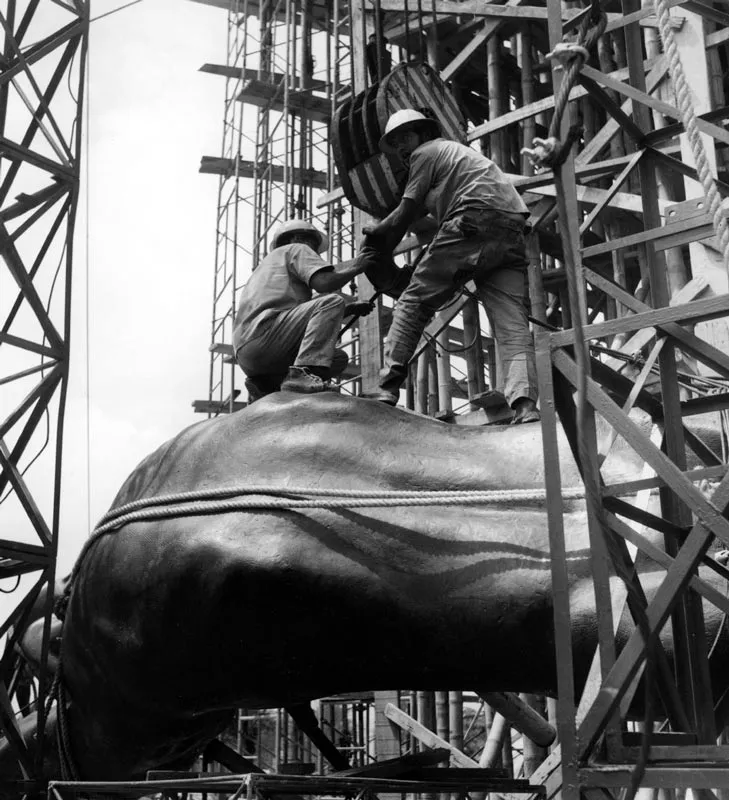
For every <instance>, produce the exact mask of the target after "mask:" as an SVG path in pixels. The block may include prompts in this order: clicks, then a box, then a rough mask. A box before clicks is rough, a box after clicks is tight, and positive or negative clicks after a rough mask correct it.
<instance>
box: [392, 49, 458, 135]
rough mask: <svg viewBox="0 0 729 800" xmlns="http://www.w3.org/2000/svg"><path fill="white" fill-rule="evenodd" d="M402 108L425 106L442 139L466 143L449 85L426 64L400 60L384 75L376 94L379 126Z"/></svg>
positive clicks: (419, 108)
mask: <svg viewBox="0 0 729 800" xmlns="http://www.w3.org/2000/svg"><path fill="white" fill-rule="evenodd" d="M403 108H414V109H416V110H418V111H420V110H426V111H427V112H429V114H430V115H432V116H434V117H435V118H436V119H437V120H438V122H439V123H440V125H441V129H442V130H443V135H444V137H445V138H446V139H453V140H455V141H457V142H462V143H464V144H465V143H466V121H465V119H464V117H463V114H462V113H461V111H460V109H459V107H458V104H457V103H456V100H455V98H454V97H453V95H452V94H451V91H450V89H449V88H448V87H447V86H446V85H445V83H444V82H443V81H442V80H441V79H440V77H439V75H438V74H437V73H436V72H435V70H434V69H432V67H429V66H428V65H427V64H400V65H398V66H397V67H395V69H394V70H393V71H392V72H391V73H390V74H389V75H387V76H386V77H385V78H384V79H383V81H382V86H381V87H380V91H379V92H378V94H377V113H378V116H379V119H380V127H381V128H382V130H384V129H385V125H386V124H387V120H388V119H389V118H390V115H391V114H394V113H395V112H396V111H400V110H401V109H403Z"/></svg>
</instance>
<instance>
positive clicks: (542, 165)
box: [521, 4, 607, 169]
mask: <svg viewBox="0 0 729 800" xmlns="http://www.w3.org/2000/svg"><path fill="white" fill-rule="evenodd" d="M606 26H607V15H606V14H605V12H604V11H600V10H599V6H598V7H596V6H595V5H594V4H593V8H592V11H591V13H590V14H588V15H587V16H586V17H585V18H584V19H583V20H582V23H581V24H580V28H579V32H578V36H577V41H576V42H560V43H559V44H558V45H555V48H554V50H552V52H551V53H547V56H546V58H548V59H556V60H558V61H561V62H562V66H563V68H564V69H565V76H564V80H563V81H562V83H561V85H560V87H559V91H558V92H557V96H556V97H555V99H554V114H553V115H552V121H551V123H550V125H549V133H548V134H547V138H546V139H540V138H538V137H535V138H534V140H533V142H532V148H528V147H523V148H522V150H521V152H522V153H525V154H526V155H527V156H528V157H529V160H530V161H531V162H532V164H533V165H534V167H535V168H537V169H547V168H551V169H555V168H556V167H558V166H559V165H560V164H562V163H563V162H564V160H565V159H566V158H567V155H568V154H569V152H570V150H571V149H572V145H573V144H574V143H575V142H576V141H577V139H578V138H579V137H580V136H581V135H582V126H580V125H573V126H571V127H570V130H569V132H568V134H567V139H566V141H565V142H564V143H563V142H560V140H559V132H560V128H561V125H562V116H563V114H564V112H565V109H566V108H567V103H568V102H569V99H570V92H571V91H572V88H573V86H574V85H575V83H577V77H578V75H579V73H580V71H581V69H582V65H583V64H584V63H585V61H587V59H588V58H589V56H590V48H591V47H593V46H594V45H595V43H596V42H597V40H598V39H599V38H600V37H601V36H602V34H603V32H604V31H605V27H606Z"/></svg>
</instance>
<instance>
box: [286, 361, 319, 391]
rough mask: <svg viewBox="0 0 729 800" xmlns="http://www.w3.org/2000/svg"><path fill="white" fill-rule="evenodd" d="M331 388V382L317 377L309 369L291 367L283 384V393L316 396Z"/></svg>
mask: <svg viewBox="0 0 729 800" xmlns="http://www.w3.org/2000/svg"><path fill="white" fill-rule="evenodd" d="M329 388H330V386H329V381H325V380H324V379H323V378H320V377H319V376H318V375H315V374H314V373H313V372H312V371H311V370H310V369H309V368H308V367H289V373H288V375H287V376H286V380H285V381H284V382H283V383H282V384H281V391H282V392H298V393H299V394H316V393H317V392H326V391H328V390H329Z"/></svg>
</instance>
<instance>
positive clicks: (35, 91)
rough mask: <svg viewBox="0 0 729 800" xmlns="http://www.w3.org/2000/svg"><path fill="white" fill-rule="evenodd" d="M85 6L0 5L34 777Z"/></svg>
mask: <svg viewBox="0 0 729 800" xmlns="http://www.w3.org/2000/svg"><path fill="white" fill-rule="evenodd" d="M88 13H89V9H88V3H87V2H85V0H69V2H63V3H60V2H59V3H57V4H55V5H54V6H52V7H51V8H49V7H48V4H44V5H42V6H39V4H38V3H37V2H33V0H28V2H19V0H9V2H7V3H6V4H5V8H4V10H3V11H2V12H0V25H2V28H3V50H2V63H1V64H0V170H2V178H1V179H0V253H1V254H2V269H1V270H0V314H1V315H2V327H0V385H1V386H2V395H3V411H2V419H1V421H0V528H1V529H2V539H1V540H0V578H2V579H15V580H16V581H17V584H16V594H15V596H14V599H15V597H17V602H16V604H15V608H14V610H13V611H12V612H11V613H10V615H9V616H8V617H7V618H6V619H4V620H2V622H1V624H0V634H2V636H3V639H4V650H3V655H2V658H1V659H0V725H1V726H2V729H3V732H4V734H5V735H6V736H7V738H8V740H9V741H10V742H11V744H12V745H13V747H14V749H15V750H16V754H17V757H18V759H19V761H20V762H21V764H22V765H23V767H24V769H25V770H26V771H27V774H28V775H29V776H33V775H38V774H39V769H40V759H42V749H43V748H42V747H41V748H40V749H39V751H38V760H37V761H35V762H32V760H31V759H30V757H29V755H28V752H27V750H26V748H25V746H24V744H23V742H22V740H21V739H20V736H19V734H18V733H17V728H16V723H15V720H14V717H13V713H12V712H13V711H15V710H20V711H22V712H23V713H27V710H28V709H27V704H28V702H29V701H30V699H31V689H30V686H29V681H28V675H27V674H25V673H24V672H23V671H22V667H21V666H20V665H19V664H18V661H17V657H16V654H15V653H16V651H15V645H16V643H17V640H18V636H19V634H20V633H22V632H23V630H24V629H25V626H26V625H27V624H28V623H29V622H30V621H31V620H32V619H34V618H38V617H40V618H43V617H45V620H46V626H45V635H44V641H43V664H44V668H43V669H42V670H41V674H40V676H39V683H38V686H39V688H38V691H39V696H38V698H37V699H38V704H37V705H38V709H39V712H38V713H39V734H40V736H41V737H42V735H43V723H44V702H43V701H44V697H45V689H46V688H47V683H48V682H47V676H46V674H45V663H46V657H47V652H48V645H49V643H48V636H49V621H50V615H51V610H52V603H53V592H52V591H50V592H47V591H46V588H47V587H48V586H51V587H52V586H53V583H54V578H55V568H56V552H57V547H58V530H59V514H60V499H61V459H62V455H63V420H64V409H65V402H66V391H67V380H68V369H69V337H70V322H71V320H70V310H71V285H72V281H71V276H72V267H73V262H74V250H73V245H74V225H75V219H76V208H77V202H78V195H79V172H80V154H81V133H82V125H81V119H82V113H81V112H82V108H83V102H84V78H85V68H86V47H87V34H88V24H89V17H88ZM2 519H5V520H6V522H5V523H3V522H2V521H1V520H2ZM8 520H10V521H12V524H10V523H9V522H8ZM9 586H10V588H12V584H9Z"/></svg>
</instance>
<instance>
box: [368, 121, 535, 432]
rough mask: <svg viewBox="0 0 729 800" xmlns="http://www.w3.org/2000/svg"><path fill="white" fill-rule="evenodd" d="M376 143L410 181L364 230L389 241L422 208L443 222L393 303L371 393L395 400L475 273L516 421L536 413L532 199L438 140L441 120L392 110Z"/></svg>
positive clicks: (488, 165) (458, 147)
mask: <svg viewBox="0 0 729 800" xmlns="http://www.w3.org/2000/svg"><path fill="white" fill-rule="evenodd" d="M380 149H381V150H382V151H383V152H387V153H392V154H394V155H397V156H398V158H399V159H400V160H401V161H402V162H403V163H404V164H406V165H407V166H408V181H407V185H406V186H405V190H404V192H403V197H402V200H401V201H400V204H399V205H398V206H397V208H396V209H395V210H394V211H393V212H392V213H391V214H389V215H388V216H387V217H386V218H385V219H384V220H382V221H381V222H379V223H378V224H376V225H372V226H369V227H365V228H364V232H365V234H368V235H369V237H370V238H371V240H373V241H379V242H385V243H386V245H387V247H388V248H392V247H393V246H394V245H395V244H396V243H397V242H398V241H399V240H400V239H401V238H402V237H403V235H404V234H405V232H406V231H407V229H408V227H409V226H410V225H411V224H412V223H413V222H415V221H416V220H417V219H419V218H420V217H421V216H423V215H424V213H425V212H426V211H427V212H429V213H430V214H432V216H433V217H434V218H435V220H436V222H437V224H438V230H437V232H436V234H435V237H434V238H433V241H432V242H431V244H430V246H429V248H428V250H427V252H426V254H425V257H424V258H423V259H422V261H421V262H420V263H419V264H418V266H417V267H416V268H415V271H414V273H413V275H412V278H411V279H410V282H409V284H408V286H407V288H406V289H405V291H404V292H403V293H402V295H401V296H400V298H399V299H398V301H397V304H396V306H395V311H394V314H393V319H392V325H391V327H390V331H389V333H388V334H387V340H386V341H385V365H384V368H383V370H382V372H381V374H380V381H379V388H378V389H377V390H376V391H375V392H370V393H368V395H366V396H369V397H372V398H374V399H376V400H380V401H382V402H384V403H388V404H390V405H395V404H396V403H397V401H398V395H399V390H400V387H401V386H402V384H403V383H404V381H405V378H406V376H407V372H408V363H409V361H410V359H411V358H412V356H413V353H414V352H415V349H416V347H417V345H418V341H419V340H420V337H421V335H422V333H423V330H424V329H425V326H426V325H427V324H428V322H429V321H430V320H431V319H432V317H433V315H434V314H435V312H436V311H437V310H438V308H439V307H440V306H442V305H443V304H444V303H446V302H447V301H448V300H450V299H451V298H453V297H454V295H455V294H456V293H457V292H459V291H460V289H461V287H462V286H463V285H464V284H465V283H466V282H467V281H469V280H473V281H474V282H475V284H476V288H477V290H478V295H479V298H480V300H481V302H482V303H483V305H484V307H485V308H486V313H487V314H488V316H489V319H490V320H491V326H492V330H493V333H494V338H495V339H496V341H497V342H498V344H499V348H500V355H501V360H502V363H503V366H504V387H503V392H504V395H505V396H506V399H507V401H508V403H509V405H510V406H511V407H512V409H513V410H514V418H513V422H514V423H516V424H519V423H522V422H532V421H537V420H539V412H538V411H537V406H536V399H537V383H536V363H535V357H534V341H533V339H532V334H531V331H530V330H529V322H528V319H527V311H526V306H525V304H524V298H525V295H526V287H527V263H528V262H527V258H526V243H525V239H524V228H525V221H526V217H527V216H528V211H527V207H526V206H525V205H524V202H523V201H522V199H521V197H520V196H519V194H518V193H517V191H516V189H515V188H514V186H513V185H512V184H511V183H510V182H509V180H508V179H507V178H506V176H505V175H504V174H503V173H502V172H501V170H500V169H499V168H498V167H497V166H496V164H494V162H493V161H491V160H490V159H488V158H486V157H485V156H483V155H481V154H480V153H477V152H476V151H475V150H473V149H471V148H470V147H467V146H466V145H463V144H460V143H458V142H453V141H449V140H446V139H443V138H441V135H440V127H439V125H438V123H437V122H436V121H435V120H433V119H430V118H428V117H426V116H425V115H423V114H421V113H420V112H418V111H414V110H412V109H405V110H401V111H397V112H395V113H394V114H393V115H392V116H391V117H390V119H389V120H388V122H387V126H386V128H385V134H384V136H383V137H382V139H381V140H380Z"/></svg>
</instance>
